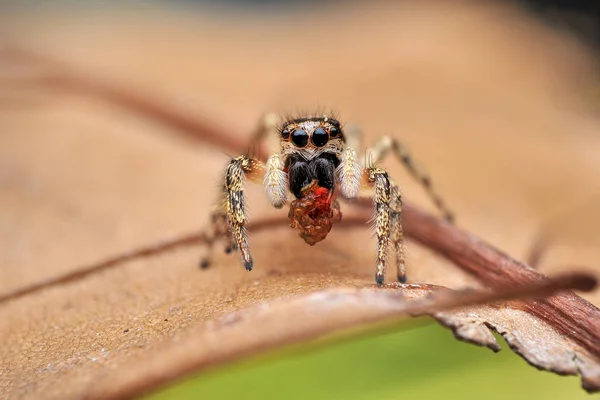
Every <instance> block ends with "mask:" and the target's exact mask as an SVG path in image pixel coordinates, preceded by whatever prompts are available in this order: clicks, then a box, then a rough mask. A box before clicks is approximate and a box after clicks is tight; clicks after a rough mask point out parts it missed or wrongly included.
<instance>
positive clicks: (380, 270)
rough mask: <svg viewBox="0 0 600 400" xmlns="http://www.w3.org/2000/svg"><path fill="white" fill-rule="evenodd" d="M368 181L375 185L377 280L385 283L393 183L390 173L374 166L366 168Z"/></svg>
mask: <svg viewBox="0 0 600 400" xmlns="http://www.w3.org/2000/svg"><path fill="white" fill-rule="evenodd" d="M366 175H367V176H366V177H367V181H368V183H369V184H370V185H371V186H372V187H373V189H374V194H373V202H374V205H375V235H376V237H377V271H376V273H375V282H377V284H378V285H380V286H381V285H383V282H384V279H385V270H386V264H387V248H388V243H389V239H390V228H391V223H390V215H391V212H390V202H391V198H392V193H391V192H392V184H391V182H390V178H389V176H388V173H387V172H386V171H385V170H383V169H381V168H377V167H374V166H369V167H367V169H366Z"/></svg>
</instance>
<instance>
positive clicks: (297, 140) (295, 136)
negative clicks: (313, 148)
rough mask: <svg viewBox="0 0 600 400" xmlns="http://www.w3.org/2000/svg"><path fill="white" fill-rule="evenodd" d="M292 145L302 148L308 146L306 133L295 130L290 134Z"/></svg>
mask: <svg viewBox="0 0 600 400" xmlns="http://www.w3.org/2000/svg"><path fill="white" fill-rule="evenodd" d="M292 143H294V144H295V145H296V146H298V147H304V146H306V145H307V144H308V133H306V131H304V130H302V129H296V130H295V131H294V132H293V133H292Z"/></svg>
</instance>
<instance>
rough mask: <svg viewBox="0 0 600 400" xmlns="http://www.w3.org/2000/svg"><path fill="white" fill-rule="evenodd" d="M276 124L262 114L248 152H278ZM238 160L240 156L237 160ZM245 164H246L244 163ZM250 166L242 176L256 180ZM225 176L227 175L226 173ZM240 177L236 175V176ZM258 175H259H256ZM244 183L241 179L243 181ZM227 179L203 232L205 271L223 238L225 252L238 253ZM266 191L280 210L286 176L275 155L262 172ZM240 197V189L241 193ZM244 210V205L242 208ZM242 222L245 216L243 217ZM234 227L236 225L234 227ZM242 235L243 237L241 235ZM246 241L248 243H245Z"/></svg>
mask: <svg viewBox="0 0 600 400" xmlns="http://www.w3.org/2000/svg"><path fill="white" fill-rule="evenodd" d="M276 125H277V115H276V114H274V113H266V114H264V115H263V116H262V117H261V118H260V120H259V121H258V124H257V126H256V130H255V132H254V134H253V136H252V139H251V146H250V151H253V150H254V148H253V146H261V145H263V144H266V147H267V150H268V151H269V152H273V153H275V152H276V151H277V150H278V145H279V134H278V132H277V129H276ZM238 158H239V157H238ZM245 158H246V159H247V160H248V159H252V157H249V156H246V157H245ZM235 160H236V159H234V160H232V161H231V163H230V164H229V166H228V167H227V172H229V170H230V168H231V164H232V163H234V161H235ZM247 163H248V162H247ZM242 164H243V163H242ZM250 164H252V165H253V166H254V169H256V170H261V169H262V165H261V164H260V163H259V162H258V161H256V160H253V162H252V163H250ZM252 165H250V169H249V170H247V171H246V170H244V167H243V166H242V171H243V175H244V177H245V176H246V175H248V174H249V176H251V177H253V178H254V177H258V176H256V174H255V173H254V172H256V171H253V167H252ZM234 168H235V167H234ZM261 172H262V171H261ZM226 175H227V173H226ZM237 175H239V174H237ZM259 175H260V174H259ZM242 180H243V178H242ZM226 181H227V177H225V178H224V179H223V182H222V185H221V186H222V189H221V192H220V193H219V201H218V204H217V206H216V207H215V210H214V211H213V212H212V213H211V218H210V225H209V226H208V228H207V229H206V230H205V232H204V236H205V238H206V245H207V253H206V255H205V256H204V257H203V258H202V259H201V261H200V267H201V268H207V267H209V266H210V264H211V262H212V257H213V253H214V244H215V243H216V242H218V241H220V240H222V239H225V241H226V244H225V252H226V253H231V252H232V251H235V250H238V248H239V244H238V241H237V240H236V238H234V235H233V229H230V223H229V217H228V210H229V209H230V206H231V201H230V199H231V198H230V193H229V189H228V187H227V182H226ZM264 184H265V189H266V190H267V195H268V197H269V199H270V200H271V203H272V204H273V206H274V207H277V208H281V207H282V206H283V204H284V203H285V201H287V175H285V173H284V172H283V165H282V162H281V160H280V158H279V156H277V155H274V156H271V158H269V161H268V162H267V165H266V173H265V180H264ZM242 197H243V190H242ZM242 209H243V206H242ZM244 219H245V216H244ZM236 226H237V225H236ZM235 229H237V230H238V234H239V232H240V231H242V232H244V235H245V230H244V229H243V228H239V227H237V228H235ZM244 235H242V236H244ZM246 241H247V240H246Z"/></svg>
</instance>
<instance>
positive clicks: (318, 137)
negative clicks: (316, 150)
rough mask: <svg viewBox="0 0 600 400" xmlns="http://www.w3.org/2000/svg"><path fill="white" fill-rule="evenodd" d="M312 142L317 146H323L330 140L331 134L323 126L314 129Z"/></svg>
mask: <svg viewBox="0 0 600 400" xmlns="http://www.w3.org/2000/svg"><path fill="white" fill-rule="evenodd" d="M311 141H312V143H313V144H314V145H315V146H317V147H323V146H325V144H326V143H327V142H328V141H329V135H328V134H327V132H325V129H323V128H317V129H315V130H314V132H313V134H312V138H311Z"/></svg>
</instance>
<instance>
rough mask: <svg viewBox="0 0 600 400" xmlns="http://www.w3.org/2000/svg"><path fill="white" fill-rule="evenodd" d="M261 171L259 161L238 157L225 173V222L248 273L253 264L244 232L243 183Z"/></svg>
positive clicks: (261, 167) (262, 167)
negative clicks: (247, 176) (247, 177)
mask: <svg viewBox="0 0 600 400" xmlns="http://www.w3.org/2000/svg"><path fill="white" fill-rule="evenodd" d="M261 170H262V171H264V166H263V165H262V163H261V162H260V161H258V160H255V159H253V158H250V157H248V156H239V157H236V158H234V159H233V160H231V162H230V163H229V165H228V166H227V169H226V172H225V186H224V187H225V191H226V193H225V206H226V212H227V221H228V222H229V229H230V230H231V236H232V238H233V240H234V241H235V244H236V245H237V248H238V249H239V250H240V253H241V256H242V262H243V264H244V268H246V270H248V271H251V270H252V267H253V266H254V262H253V260H252V255H251V254H250V248H249V246H248V232H247V230H246V223H247V217H246V210H245V202H244V181H245V178H246V175H249V176H252V177H254V176H255V175H257V173H258V172H259V171H261Z"/></svg>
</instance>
